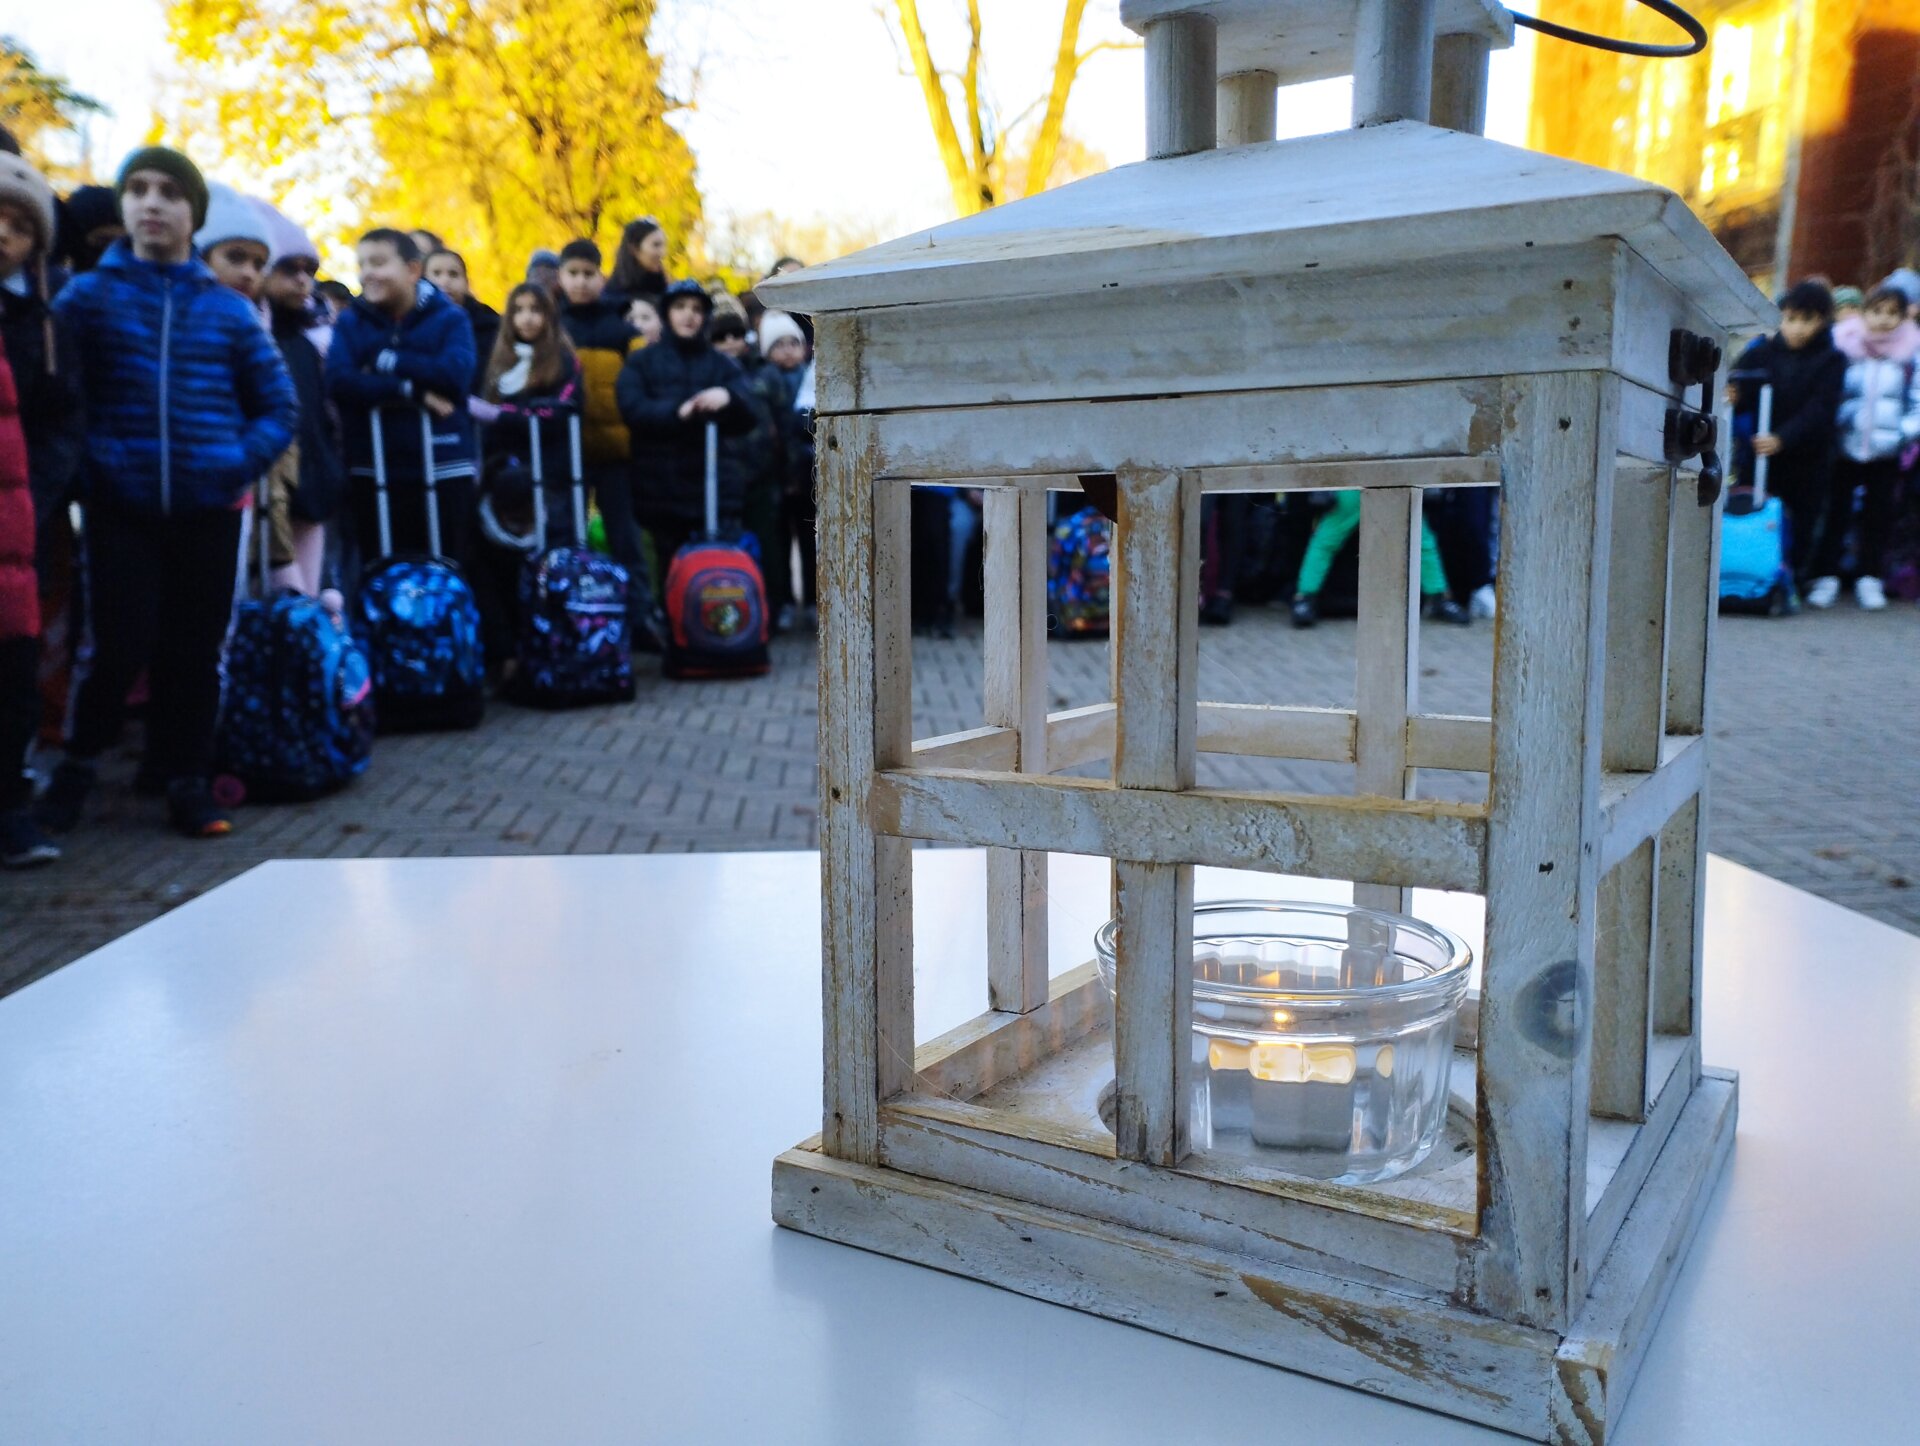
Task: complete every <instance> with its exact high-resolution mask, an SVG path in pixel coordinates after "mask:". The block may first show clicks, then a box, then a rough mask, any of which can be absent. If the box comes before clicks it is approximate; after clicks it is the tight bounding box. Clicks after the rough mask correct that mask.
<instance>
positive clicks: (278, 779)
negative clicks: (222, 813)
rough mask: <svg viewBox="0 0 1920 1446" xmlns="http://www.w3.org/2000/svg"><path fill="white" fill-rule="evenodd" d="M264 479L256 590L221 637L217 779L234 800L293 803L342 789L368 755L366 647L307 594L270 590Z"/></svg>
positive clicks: (370, 726) (369, 703)
mask: <svg viewBox="0 0 1920 1446" xmlns="http://www.w3.org/2000/svg"><path fill="white" fill-rule="evenodd" d="M267 507H268V497H267V484H266V482H265V481H264V480H262V482H261V484H260V490H259V493H258V500H257V503H256V505H255V509H254V511H255V516H254V519H253V527H254V531H255V533H256V534H257V541H258V544H259V563H260V584H259V590H258V594H257V596H254V597H249V598H246V599H244V600H243V601H242V602H241V603H240V606H239V607H238V609H236V611H235V614H234V620H233V633H232V635H231V637H230V638H229V639H228V642H227V660H226V689H225V693H224V695H223V697H222V700H221V709H220V735H219V742H218V745H217V756H218V758H219V760H220V763H219V767H220V772H221V774H222V775H223V776H222V777H221V778H220V780H219V781H218V783H217V787H218V789H219V791H220V792H221V794H222V795H223V796H224V797H225V798H227V799H230V800H231V801H232V802H236V803H237V802H240V801H242V800H244V799H249V798H250V799H253V800H254V801H255V802H261V803H268V802H292V801H297V800H302V799H311V798H319V797H321V796H323V795H325V794H328V793H332V792H333V791H334V790H336V789H339V788H344V787H345V786H346V785H347V784H349V783H351V782H352V781H353V780H354V779H356V778H358V777H359V776H360V775H361V774H362V773H364V772H366V770H367V763H368V761H369V760H370V759H371V758H372V756H373V726H374V718H373V674H372V669H371V668H370V666H369V664H368V661H367V651H366V649H365V648H364V647H362V646H361V645H360V641H359V639H357V638H355V637H354V635H353V634H352V632H351V631H349V630H348V628H347V625H346V622H345V620H344V619H341V618H337V617H335V616H334V615H333V613H332V612H330V611H329V610H328V609H327V608H326V607H325V606H323V605H322V604H321V603H319V602H318V601H316V600H315V599H313V598H310V597H305V596H302V595H301V594H299V593H294V592H283V593H281V594H280V595H278V596H277V597H276V596H273V595H272V593H271V589H270V585H269V582H268V579H269V577H270V575H271V572H272V562H271V557H270V554H269V548H268V536H267V533H268V525H267Z"/></svg>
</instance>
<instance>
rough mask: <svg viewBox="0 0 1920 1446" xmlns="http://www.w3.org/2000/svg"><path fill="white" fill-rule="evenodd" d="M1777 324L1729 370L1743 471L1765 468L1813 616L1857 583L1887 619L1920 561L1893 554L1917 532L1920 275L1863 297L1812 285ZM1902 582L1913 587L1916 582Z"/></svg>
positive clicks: (1746, 475)
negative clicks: (1897, 591)
mask: <svg viewBox="0 0 1920 1446" xmlns="http://www.w3.org/2000/svg"><path fill="white" fill-rule="evenodd" d="M1780 316H1781V320H1780V329H1779V331H1777V332H1775V333H1774V334H1773V335H1771V336H1764V337H1760V338H1758V339H1756V340H1755V341H1754V342H1753V343H1752V344H1751V345H1749V346H1748V347H1747V348H1746V350H1745V351H1744V352H1742V353H1741V355H1740V357H1739V359H1738V360H1737V361H1736V362H1735V363H1734V365H1733V369H1732V371H1731V373H1730V379H1729V382H1728V386H1727V397H1726V400H1727V403H1728V405H1730V406H1732V407H1733V408H1734V409H1735V432H1736V437H1737V439H1738V453H1737V470H1738V472H1739V474H1740V477H1741V480H1742V481H1743V482H1745V483H1747V484H1749V485H1751V483H1752V481H1753V476H1754V470H1755V469H1754V462H1755V459H1757V458H1766V459H1767V485H1768V488H1769V490H1770V492H1771V493H1772V494H1774V495H1776V496H1778V497H1779V498H1780V500H1781V502H1782V504H1783V505H1784V507H1785V509H1786V514H1787V519H1788V528H1787V538H1788V540H1787V560H1788V566H1789V568H1790V569H1791V571H1792V574H1793V578H1794V586H1795V589H1796V590H1797V592H1798V593H1799V595H1800V596H1801V598H1803V599H1804V601H1805V602H1806V604H1807V606H1809V607H1814V608H1830V607H1832V606H1833V605H1834V604H1835V603H1836V602H1837V601H1838V600H1839V598H1840V593H1841V583H1842V580H1843V578H1845V577H1847V576H1849V575H1850V576H1851V577H1852V579H1853V596H1854V600H1855V602H1856V603H1858V605H1859V606H1860V607H1861V608H1862V609H1864V610H1866V611H1869V612H1877V611H1879V610H1880V609H1882V608H1884V607H1886V606H1887V591H1888V588H1887V584H1888V582H1889V580H1890V574H1892V573H1893V572H1894V571H1895V568H1896V565H1897V566H1899V567H1900V568H1901V569H1902V570H1903V571H1905V572H1912V571H1914V568H1915V564H1916V562H1917V561H1920V559H1915V558H1912V557H1909V558H1906V559H1905V560H1904V562H1897V560H1896V559H1895V557H1894V556H1893V551H1894V549H1895V547H1896V545H1897V544H1899V543H1901V542H1902V541H1907V542H1909V544H1910V543H1911V541H1912V539H1908V538H1905V537H1903V534H1904V533H1910V532H1912V531H1913V529H1914V527H1915V526H1916V525H1920V497H1914V496H1912V495H1911V494H1912V491H1913V489H1912V485H1911V479H1912V478H1913V477H1914V475H1915V463H1916V462H1920V375H1917V374H1916V369H1917V368H1920V275H1916V274H1915V273H1914V272H1912V271H1910V270H1902V271H1896V272H1895V273H1893V275H1891V276H1889V277H1888V278H1887V279H1886V280H1885V281H1883V282H1881V283H1880V284H1879V285H1878V286H1876V287H1874V288H1873V289H1872V290H1871V291H1869V292H1866V293H1865V294H1864V295H1863V294H1862V293H1861V292H1859V291H1858V290H1856V289H1854V288H1852V287H1842V288H1839V289H1838V290H1834V289H1830V288H1829V287H1828V286H1827V284H1826V283H1825V282H1824V281H1821V280H1807V281H1802V282H1800V283H1798V284H1797V285H1795V286H1794V287H1792V288H1791V289H1790V290H1789V291H1787V293H1786V294H1785V295H1784V296H1782V297H1781V298H1780ZM1763 393H1764V396H1765V403H1766V405H1765V415H1764V416H1763V415H1762V397H1763ZM1909 550H1911V548H1910V547H1909ZM1899 582H1900V584H1901V585H1902V586H1903V587H1905V588H1908V589H1911V588H1913V587H1914V585H1916V584H1920V574H1916V575H1915V576H1911V577H1905V576H1903V577H1902V578H1900V579H1899ZM1911 595H1913V594H1912V591H1909V596H1911Z"/></svg>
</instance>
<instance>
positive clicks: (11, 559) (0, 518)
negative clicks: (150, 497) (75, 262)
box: [0, 156, 60, 869]
mask: <svg viewBox="0 0 1920 1446" xmlns="http://www.w3.org/2000/svg"><path fill="white" fill-rule="evenodd" d="M52 237H53V192H52V191H51V190H49V189H48V187H47V183H46V182H45V181H44V180H42V179H41V178H40V176H39V175H38V174H37V173H35V172H34V171H33V170H32V168H30V167H29V166H28V165H27V164H26V163H25V162H24V161H22V160H20V159H19V158H18V157H17V156H0V286H8V284H9V283H11V282H13V281H14V280H15V278H19V277H23V276H24V275H25V274H26V271H27V267H28V263H29V262H30V261H32V260H33V259H34V258H35V257H36V256H44V255H45V253H46V248H47V244H48V242H50V241H51V240H52ZM43 319H44V318H43ZM48 328H49V330H50V329H51V323H50V322H48ZM9 329H10V328H3V327H0V867H5V868H10V869H17V868H29V867H32V866H33V865H36V864H48V863H52V862H53V861H54V860H55V859H57V858H59V857H60V850H59V849H58V848H56V847H55V846H54V845H53V844H52V843H51V842H49V841H48V839H47V838H46V836H45V835H44V834H42V833H41V832H40V830H39V828H38V827H37V826H36V825H35V823H34V821H33V815H32V814H31V813H30V812H29V811H28V807H27V805H28V804H29V803H30V802H31V801H32V797H33V787H32V783H31V782H30V778H29V775H28V773H27V750H28V749H29V748H30V747H32V745H33V735H34V733H35V731H36V730H37V727H38V725H39V721H40V690H39V687H38V684H37V681H36V680H37V675H38V670H39V662H40V587H39V579H38V576H37V574H36V572H35V569H34V537H35V529H34V516H33V514H34V506H33V490H32V488H31V486H30V485H29V474H28V471H27V434H26V430H25V428H24V426H23V425H22V422H21V410H20V394H21V390H22V388H21V387H19V386H16V385H15V382H14V372H13V365H12V363H11V361H10V360H9V358H8V355H7V347H6V340H5V339H6V334H7V331H8V330H9ZM44 350H45V352H46V353H48V354H50V353H51V348H50V347H48V348H45V349H44ZM46 359H47V358H46V356H45V355H43V356H41V357H40V358H37V360H39V361H40V362H42V363H43V364H44V362H45V361H46Z"/></svg>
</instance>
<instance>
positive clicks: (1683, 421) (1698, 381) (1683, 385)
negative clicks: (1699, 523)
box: [1663, 327, 1726, 507]
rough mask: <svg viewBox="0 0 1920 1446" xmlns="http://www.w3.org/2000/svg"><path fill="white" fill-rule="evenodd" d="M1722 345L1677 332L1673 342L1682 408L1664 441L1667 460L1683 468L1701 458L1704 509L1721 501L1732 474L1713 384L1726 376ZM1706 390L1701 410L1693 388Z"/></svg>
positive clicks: (1669, 421) (1673, 414)
mask: <svg viewBox="0 0 1920 1446" xmlns="http://www.w3.org/2000/svg"><path fill="white" fill-rule="evenodd" d="M1720 362H1721V351H1720V344H1719V343H1718V342H1716V341H1714V340H1713V339H1712V338H1711V337H1705V336H1700V335H1697V334H1696V333H1694V332H1691V331H1687V330H1686V329H1685V328H1683V327H1675V328H1674V329H1673V331H1672V332H1671V333H1669V334H1668V337H1667V376H1668V378H1669V379H1670V380H1671V381H1672V382H1673V384H1674V385H1675V386H1676V387H1678V388H1680V405H1679V406H1677V407H1668V408H1667V417H1666V429H1665V436H1664V438H1663V443H1664V453H1665V456H1666V460H1667V462H1668V463H1669V465H1671V466H1675V467H1677V466H1679V465H1680V464H1681V463H1682V462H1685V461H1686V460H1687V459H1688V458H1690V457H1695V456H1697V457H1699V459H1700V481H1699V486H1698V490H1697V492H1696V494H1695V495H1696V496H1697V497H1698V499H1699V502H1700V505H1701V506H1702V507H1711V506H1713V504H1714V503H1715V502H1718V501H1719V500H1720V488H1721V485H1722V483H1724V482H1725V480H1726V469H1725V468H1724V467H1722V466H1721V464H1720V452H1719V443H1720V423H1719V420H1718V419H1717V418H1716V417H1715V416H1714V415H1713V381H1714V378H1715V377H1716V376H1718V375H1719V373H1720ZM1693 386H1698V387H1699V388H1700V406H1699V409H1698V410H1697V411H1696V410H1695V409H1694V408H1692V407H1689V406H1687V405H1686V397H1687V389H1688V388H1689V387H1693Z"/></svg>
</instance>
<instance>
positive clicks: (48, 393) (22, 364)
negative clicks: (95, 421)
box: [0, 287, 87, 538]
mask: <svg viewBox="0 0 1920 1446" xmlns="http://www.w3.org/2000/svg"><path fill="white" fill-rule="evenodd" d="M47 311H48V308H47V306H46V303H44V302H42V301H41V300H40V298H39V297H38V296H33V295H27V296H20V295H17V294H15V293H14V292H12V291H9V290H7V289H6V288H5V287H0V341H3V342H4V344H5V346H6V353H7V359H8V361H9V362H10V363H11V364H12V367H13V384H14V386H15V387H16V388H18V390H19V393H20V428H21V430H22V431H23V432H24V433H25V434H26V438H27V483H28V486H29V487H30V488H31V490H32V492H33V515H34V522H35V523H36V524H37V526H36V528H35V535H36V536H39V537H43V538H44V537H46V536H47V522H48V519H49V518H50V517H52V515H53V514H54V513H55V512H57V511H59V509H60V508H62V507H64V506H66V505H67V503H69V502H71V501H72V500H73V498H74V494H75V492H76V490H77V488H78V486H79V479H80V463H81V459H82V458H83V457H84V456H85V455H86V446H87V399H86V391H85V388H84V386H83V379H82V377H81V371H80V358H79V355H78V353H77V352H76V350H75V347H74V343H73V332H72V330H71V329H70V328H69V327H68V326H67V323H66V321H65V320H64V319H61V318H57V317H56V318H55V319H54V322H53V353H54V354H53V358H52V360H53V363H54V365H53V368H52V370H51V371H49V370H48V367H47V362H48V357H47Z"/></svg>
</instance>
